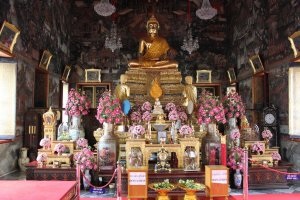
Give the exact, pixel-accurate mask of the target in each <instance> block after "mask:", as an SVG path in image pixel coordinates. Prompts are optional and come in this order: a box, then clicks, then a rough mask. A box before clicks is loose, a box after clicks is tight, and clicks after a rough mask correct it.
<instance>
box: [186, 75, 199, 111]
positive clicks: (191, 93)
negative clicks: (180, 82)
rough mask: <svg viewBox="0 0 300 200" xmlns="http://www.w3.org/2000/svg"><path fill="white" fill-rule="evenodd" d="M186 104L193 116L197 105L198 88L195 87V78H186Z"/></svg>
mask: <svg viewBox="0 0 300 200" xmlns="http://www.w3.org/2000/svg"><path fill="white" fill-rule="evenodd" d="M183 96H184V103H183V105H184V106H186V107H187V112H188V114H192V113H193V110H194V108H195V107H196V103H197V88H196V87H195V86H194V85H193V77H192V76H186V77H185V86H184V90H183Z"/></svg>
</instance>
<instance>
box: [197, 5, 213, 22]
mask: <svg viewBox="0 0 300 200" xmlns="http://www.w3.org/2000/svg"><path fill="white" fill-rule="evenodd" d="M216 14H217V9H215V8H213V7H212V6H211V4H210V2H209V0H203V2H202V6H201V8H199V9H198V10H196V15H197V17H199V18H200V19H205V20H208V19H211V18H213V17H214V16H215V15H216Z"/></svg>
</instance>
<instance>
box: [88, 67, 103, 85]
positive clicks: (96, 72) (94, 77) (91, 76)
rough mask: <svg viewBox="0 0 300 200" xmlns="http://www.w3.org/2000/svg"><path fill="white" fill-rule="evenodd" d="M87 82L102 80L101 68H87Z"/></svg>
mask: <svg viewBox="0 0 300 200" xmlns="http://www.w3.org/2000/svg"><path fill="white" fill-rule="evenodd" d="M85 82H101V69H86V70H85Z"/></svg>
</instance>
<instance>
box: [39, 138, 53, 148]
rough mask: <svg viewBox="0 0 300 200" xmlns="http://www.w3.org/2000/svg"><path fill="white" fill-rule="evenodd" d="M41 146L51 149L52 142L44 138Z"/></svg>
mask: <svg viewBox="0 0 300 200" xmlns="http://www.w3.org/2000/svg"><path fill="white" fill-rule="evenodd" d="M40 145H41V146H42V147H45V148H49V147H50V146H51V140H50V139H49V138H43V139H41V141H40Z"/></svg>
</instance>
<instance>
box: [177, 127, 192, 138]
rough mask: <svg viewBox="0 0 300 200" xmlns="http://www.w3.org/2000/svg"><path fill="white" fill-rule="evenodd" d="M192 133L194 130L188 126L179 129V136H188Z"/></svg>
mask: <svg viewBox="0 0 300 200" xmlns="http://www.w3.org/2000/svg"><path fill="white" fill-rule="evenodd" d="M193 133H194V130H193V129H192V128H191V127H190V126H189V125H183V126H181V127H180V129H179V134H180V135H181V136H189V135H192V134H193Z"/></svg>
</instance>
